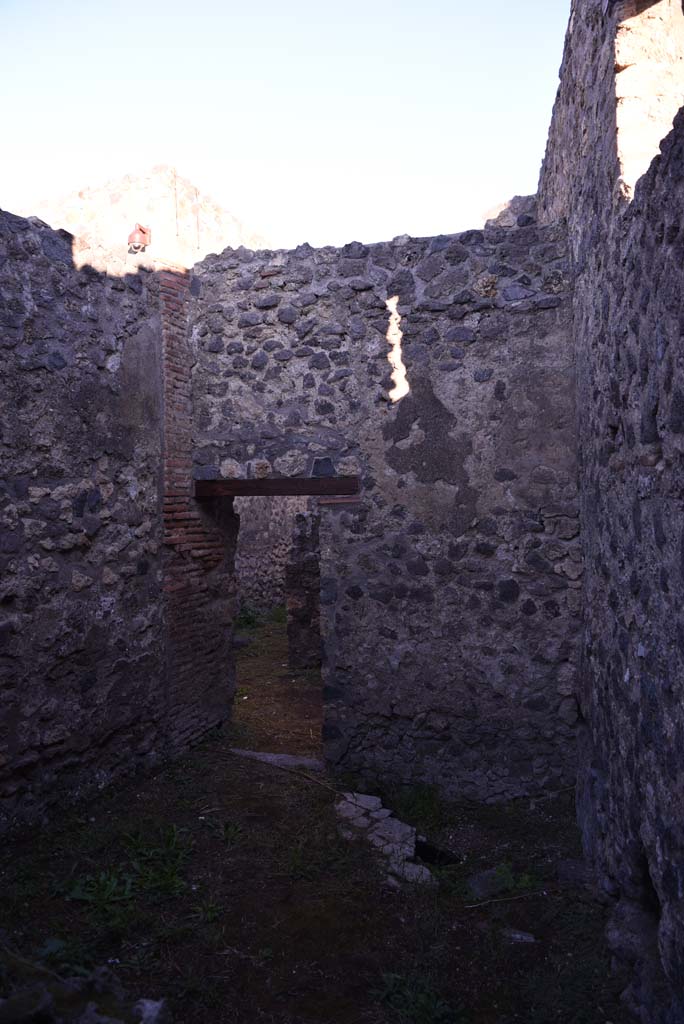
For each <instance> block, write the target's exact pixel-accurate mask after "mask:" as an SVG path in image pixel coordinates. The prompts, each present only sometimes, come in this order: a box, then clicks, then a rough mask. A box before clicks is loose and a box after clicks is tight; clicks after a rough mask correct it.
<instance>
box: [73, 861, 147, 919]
mask: <svg viewBox="0 0 684 1024" xmlns="http://www.w3.org/2000/svg"><path fill="white" fill-rule="evenodd" d="M134 889H135V881H134V879H133V877H132V876H131V875H128V874H118V873H117V872H116V871H101V872H100V873H99V875H86V876H85V877H84V878H77V879H76V881H75V882H74V883H73V885H72V886H71V887H70V888H69V889H67V894H66V895H67V899H69V900H79V901H81V902H83V903H90V904H92V905H93V907H95V908H96V909H97V910H100V911H104V910H107V909H108V908H110V907H111V906H112V904H114V903H123V902H126V901H128V900H131V899H133V896H134V894H135V893H134Z"/></svg>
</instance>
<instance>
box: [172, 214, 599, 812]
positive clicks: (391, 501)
mask: <svg viewBox="0 0 684 1024" xmlns="http://www.w3.org/2000/svg"><path fill="white" fill-rule="evenodd" d="M194 283H195V291H196V293H197V296H196V298H195V299H194V304H193V308H192V311H191V327H192V343H193V346H194V352H195V353H196V356H195V357H196V360H197V362H196V365H195V367H194V371H193V395H194V401H193V406H194V415H195V449H194V461H195V468H194V472H195V476H196V477H197V478H200V479H202V478H212V477H215V476H220V475H221V474H222V473H223V474H224V475H226V476H243V477H249V476H259V475H264V474H266V475H274V476H286V477H287V476H307V475H311V474H313V475H315V476H320V475H329V474H331V473H336V474H339V475H347V474H358V475H359V477H360V478H361V480H362V495H361V496H360V499H359V500H358V501H356V502H351V503H347V504H344V503H339V504H331V505H329V506H325V507H323V508H322V509H321V516H322V522H321V547H322V554H321V558H322V565H321V604H322V609H321V617H322V633H323V644H324V681H325V705H326V706H325V727H324V737H325V747H326V754H327V757H328V759H329V760H330V761H331V762H334V763H338V764H340V765H341V766H344V767H345V768H349V769H359V770H361V771H363V772H365V773H366V774H368V775H372V776H375V777H381V778H383V777H384V778H392V779H394V780H402V779H403V780H406V781H408V780H409V779H412V780H414V781H415V780H418V779H423V780H426V781H434V782H439V783H440V784H441V785H442V786H443V787H444V788H445V789H446V790H447V791H448V792H450V793H453V794H458V795H460V796H463V795H465V796H471V797H483V798H485V799H502V798H505V797H509V796H514V795H517V794H520V793H523V792H534V791H539V790H542V789H544V788H549V787H551V788H553V787H554V786H558V785H564V784H567V782H568V781H571V780H572V778H573V775H574V724H575V719H576V705H575V698H574V688H575V682H574V663H575V631H576V622H577V614H578V591H579V586H580V584H579V577H580V575H581V568H580V565H579V552H578V541H577V533H578V521H577V494H576V466H575V456H574V445H575V440H574V411H573V386H574V385H573V353H572V347H571V344H570V309H569V280H568V260H567V253H566V245H565V237H564V232H563V230H562V229H561V228H559V227H557V226H550V227H545V228H541V229H540V228H538V227H537V226H536V224H535V223H534V217H533V215H531V214H530V213H529V212H528V213H526V214H522V215H521V216H520V218H519V221H518V223H517V224H516V226H515V227H514V228H512V229H508V230H507V229H504V228H499V227H496V226H494V227H491V228H488V229H487V230H485V231H484V232H482V231H473V232H466V233H464V234H461V235H459V236H443V237H439V238H435V239H409V238H401V239H397V240H395V241H394V242H392V243H383V244H378V245H373V246H363V245H360V244H358V243H352V244H350V245H348V246H345V247H344V248H343V249H341V250H335V249H330V248H327V249H321V250H313V249H311V248H310V247H309V246H300V247H299V248H298V249H296V250H294V251H293V252H268V251H267V252H261V253H254V252H249V251H246V250H237V251H231V250H226V252H224V253H223V254H222V255H221V256H219V257H210V258H208V259H207V260H205V261H204V262H203V263H202V264H199V265H198V266H197V267H196V268H195V279H194ZM393 296H397V297H398V300H399V305H398V313H399V315H400V317H401V329H402V330H403V352H402V355H403V362H404V364H405V366H406V370H407V373H408V381H409V385H410V389H411V390H410V393H409V394H408V395H407V396H406V397H404V398H403V399H402V400H401V401H399V402H397V403H393V402H392V401H390V397H389V392H390V390H391V389H392V381H391V380H390V366H389V363H388V358H387V356H388V352H389V344H388V341H387V338H386V334H387V331H388V324H389V311H388V308H387V300H388V299H391V298H392V297H393Z"/></svg>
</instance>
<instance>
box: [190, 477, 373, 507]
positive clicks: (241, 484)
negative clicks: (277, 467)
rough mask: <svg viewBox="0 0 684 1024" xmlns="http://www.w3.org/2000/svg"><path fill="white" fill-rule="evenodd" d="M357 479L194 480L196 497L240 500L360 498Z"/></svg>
mask: <svg viewBox="0 0 684 1024" xmlns="http://www.w3.org/2000/svg"><path fill="white" fill-rule="evenodd" d="M360 490H361V484H360V481H359V478H358V476H309V477H301V476H289V477H264V478H262V479H259V480H238V479H231V480H195V497H196V498H197V499H198V500H200V501H201V500H202V499H203V498H241V497H246V496H247V495H252V496H261V497H276V496H278V495H281V496H287V495H307V494H310V495H317V494H318V495H321V494H324V495H331V494H359V492H360Z"/></svg>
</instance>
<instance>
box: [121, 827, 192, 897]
mask: <svg viewBox="0 0 684 1024" xmlns="http://www.w3.org/2000/svg"><path fill="white" fill-rule="evenodd" d="M126 844H127V849H128V853H129V856H130V858H131V867H132V869H133V871H134V872H135V879H136V884H137V886H138V887H139V889H140V890H141V891H143V892H146V893H151V894H152V895H155V896H157V897H168V896H178V895H180V893H182V892H184V891H185V889H186V888H187V883H186V881H185V879H184V878H183V877H182V874H181V872H182V870H183V868H184V867H185V863H186V861H187V859H188V857H189V855H190V851H191V850H192V841H191V840H190V839H189V838H188V835H187V832H186V831H185V829H179V828H178V827H177V826H176V825H169V826H165V827H162V828H160V829H159V830H158V832H157V834H156V836H155V837H154V839H152V840H150V839H149V838H148V837H147V836H145V835H144V834H142V833H139V832H138V833H132V834H129V835H128V836H127V837H126Z"/></svg>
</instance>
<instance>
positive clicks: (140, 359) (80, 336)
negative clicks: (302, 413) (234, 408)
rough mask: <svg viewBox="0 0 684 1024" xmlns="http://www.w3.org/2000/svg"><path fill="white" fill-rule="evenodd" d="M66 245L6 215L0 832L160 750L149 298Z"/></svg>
mask: <svg viewBox="0 0 684 1024" xmlns="http://www.w3.org/2000/svg"><path fill="white" fill-rule="evenodd" d="M72 242H73V240H72V239H71V237H70V236H69V235H67V234H66V233H65V232H59V233H58V232H54V231H52V230H51V229H50V228H48V227H47V225H45V224H43V223H42V222H40V221H37V220H24V219H22V218H19V217H14V216H12V215H10V214H7V213H0V317H1V323H2V331H1V341H2V353H3V371H2V401H1V402H0V417H1V419H2V463H1V465H2V469H1V471H0V680H1V682H0V703H1V710H0V829H4V828H6V827H8V826H10V825H12V824H13V823H14V822H15V821H32V820H33V821H35V820H40V819H41V818H42V817H43V814H44V812H45V809H46V807H47V806H49V805H50V804H51V803H53V802H54V801H55V800H56V799H57V798H58V797H59V796H60V794H61V795H63V794H64V793H69V794H70V795H71V796H77V795H79V794H81V793H86V792H91V791H92V790H93V789H95V788H98V787H100V786H103V785H105V784H106V783H108V782H109V781H110V780H111V779H112V778H114V777H115V776H116V775H118V774H119V773H121V772H124V771H130V770H131V769H134V768H135V767H136V766H139V765H144V764H148V763H150V762H153V761H154V760H156V758H157V757H158V756H159V753H160V750H161V747H162V744H163V734H164V714H165V707H166V700H165V690H164V684H163V662H164V650H163V636H162V633H163V616H162V609H161V604H160V601H159V590H160V586H161V540H162V538H161V494H160V478H161V445H162V442H161V417H162V410H161V389H160V365H159V356H158V344H157V340H158V336H159V332H160V321H159V313H158V308H157V302H156V282H155V280H154V278H153V275H151V274H146V273H140V274H139V275H127V276H123V277H107V276H106V275H104V274H100V273H98V272H97V271H95V270H94V269H93V268H92V267H90V266H83V267H81V268H80V269H77V268H76V267H75V266H74V264H73V260H72Z"/></svg>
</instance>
